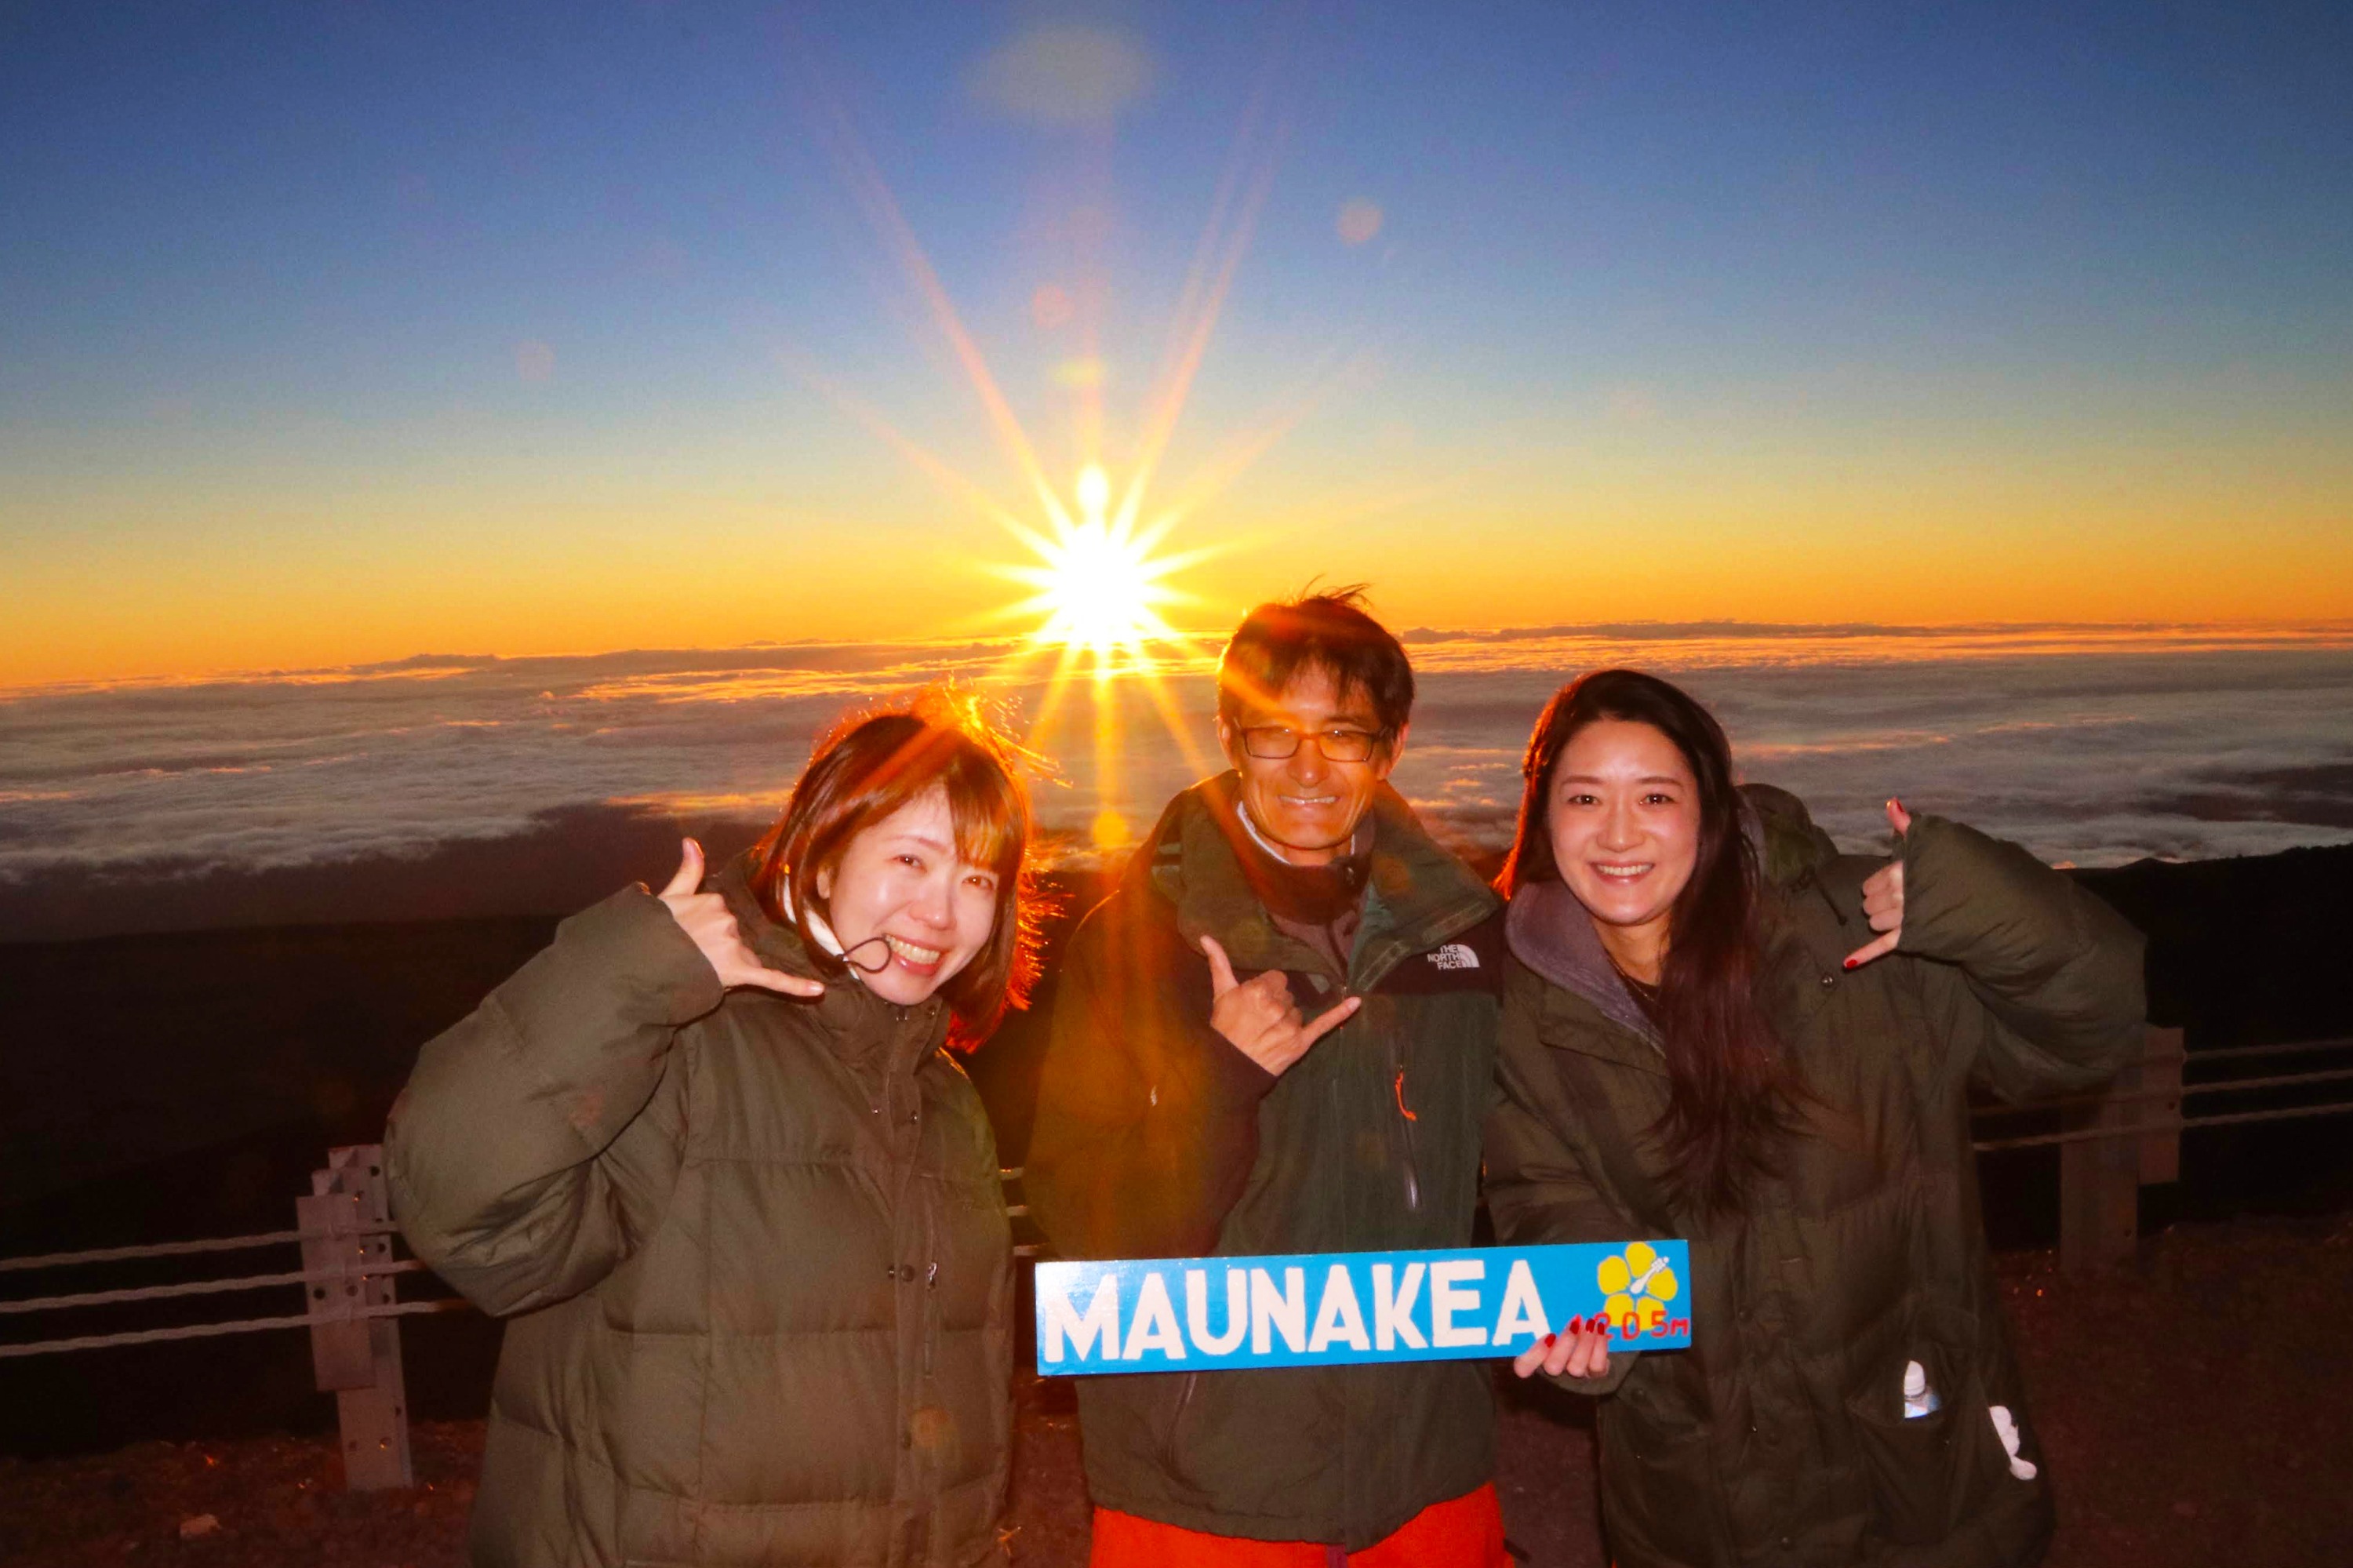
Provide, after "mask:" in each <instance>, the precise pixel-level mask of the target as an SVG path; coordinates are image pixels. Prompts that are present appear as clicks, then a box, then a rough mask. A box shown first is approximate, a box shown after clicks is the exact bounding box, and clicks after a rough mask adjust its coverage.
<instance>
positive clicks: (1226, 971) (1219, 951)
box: [1201, 937, 1235, 999]
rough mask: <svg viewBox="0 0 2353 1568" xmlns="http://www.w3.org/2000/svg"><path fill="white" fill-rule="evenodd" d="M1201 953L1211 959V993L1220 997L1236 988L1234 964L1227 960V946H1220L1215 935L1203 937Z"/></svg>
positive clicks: (1212, 995) (1212, 996)
mask: <svg viewBox="0 0 2353 1568" xmlns="http://www.w3.org/2000/svg"><path fill="white" fill-rule="evenodd" d="M1201 954H1202V956H1203V957H1204V958H1206V959H1208V960H1209V995H1210V996H1211V998H1213V999H1214V998H1217V997H1220V996H1223V995H1225V994H1226V992H1228V991H1231V990H1233V989H1234V985H1235V980H1234V966H1233V965H1231V964H1229V963H1228V962H1227V961H1226V950H1225V948H1221V947H1219V946H1218V939H1217V938H1215V937H1204V938H1201Z"/></svg>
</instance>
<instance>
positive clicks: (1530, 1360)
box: [1512, 1334, 1552, 1377]
mask: <svg viewBox="0 0 2353 1568" xmlns="http://www.w3.org/2000/svg"><path fill="white" fill-rule="evenodd" d="M1550 1349H1552V1336H1551V1335H1550V1334H1546V1335H1545V1336H1544V1337H1543V1338H1541V1339H1539V1340H1536V1342H1535V1344H1533V1345H1530V1346H1529V1347H1528V1348H1527V1349H1526V1350H1525V1351H1521V1352H1520V1353H1519V1354H1518V1355H1516V1356H1514V1357H1513V1358H1512V1370H1513V1371H1514V1372H1517V1373H1519V1374H1520V1376H1522V1377H1532V1376H1534V1375H1535V1370H1536V1368H1538V1367H1540V1366H1542V1365H1544V1359H1545V1352H1546V1351H1548V1350H1550Z"/></svg>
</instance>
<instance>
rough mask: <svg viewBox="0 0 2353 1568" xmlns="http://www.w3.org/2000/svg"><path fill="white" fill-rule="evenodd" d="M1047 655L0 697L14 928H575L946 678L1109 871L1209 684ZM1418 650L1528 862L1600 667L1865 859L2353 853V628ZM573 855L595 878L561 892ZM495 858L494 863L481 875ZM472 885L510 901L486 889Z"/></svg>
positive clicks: (1752, 634) (1670, 633)
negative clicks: (373, 924) (430, 922)
mask: <svg viewBox="0 0 2353 1568" xmlns="http://www.w3.org/2000/svg"><path fill="white" fill-rule="evenodd" d="M1413 652H1414V655H1415V659H1416V662H1417V666H1418V668H1419V672H1420V683H1421V697H1420V701H1419V705H1418V707H1417V710H1416V714H1415V720H1414V725H1413V732H1412V737H1411V745H1410V747H1409V751H1408V754H1407V756H1406V758H1405V759H1404V761H1403V762H1402V763H1401V765H1400V766H1399V768H1398V775H1397V782H1398V786H1399V787H1400V788H1401V789H1403V790H1404V791H1405V792H1406V793H1407V795H1408V796H1409V798H1410V799H1411V800H1414V801H1415V803H1416V804H1417V805H1418V806H1419V807H1420V808H1421V810H1423V811H1424V813H1425V814H1426V815H1427V816H1428V817H1429V818H1430V821H1432V822H1433V824H1434V825H1436V826H1437V827H1438V828H1440V830H1441V831H1443V832H1447V833H1450V834H1451V835H1453V836H1455V837H1456V838H1457V839H1459V840H1460V841H1461V842H1467V843H1477V844H1485V845H1495V844H1500V843H1501V842H1504V840H1505V839H1507V838H1508V836H1509V833H1510V827H1511V820H1512V814H1513V812H1514V810H1515V808H1516V805H1517V800H1518V791H1519V773H1518V768H1519V756H1520V751H1521V748H1522V747H1523V746H1524V745H1525V739H1526V734H1527V729H1528V726H1529V724H1530V722H1531V721H1532V720H1533V718H1534V716H1535V713H1536V710H1537V708H1538V707H1539V706H1540V705H1542V703H1543V701H1544V699H1545V697H1546V695H1548V694H1550V693H1551V691H1552V690H1553V689H1554V687H1555V686H1556V685H1557V684H1558V683H1559V682H1560V681H1561V680H1563V679H1564V678H1566V677H1567V675H1570V674H1573V673H1576V672H1577V671H1579V670H1583V669H1587V668H1591V667H1594V666H1596V665H1599V664H1604V663H1630V664H1635V665H1638V666H1641V667H1644V668H1649V669H1652V670H1655V671H1658V672H1659V673H1663V674H1666V675H1669V676H1670V677H1672V678H1674V679H1677V680H1680V681H1682V682H1683V683H1686V684H1687V685H1688V686H1690V687H1691V689H1692V690H1694V692H1695V693H1696V694H1699V695H1700V696H1702V697H1703V698H1704V699H1705V700H1706V701H1708V702H1709V703H1710V704H1712V705H1714V706H1715V710H1716V712H1717V713H1718V714H1719V715H1721V716H1722V717H1723V719H1724V721H1725V726H1726V727H1727V728H1728V729H1729V730H1730V732H1731V734H1732V736H1733V737H1734V740H1735V743H1736V747H1737V750H1738V752H1739V757H1740V761H1741V764H1742V767H1743V768H1744V770H1745V772H1746V775H1747V776H1748V777H1751V778H1755V779H1767V780H1770V781H1772V782H1774V783H1777V784H1780V785H1783V786H1785V787H1786V788H1788V789H1793V790H1796V791H1797V792H1798V793H1799V794H1800V795H1802V796H1803V797H1805V798H1806V799H1807V800H1809V801H1810V803H1811V804H1812V806H1813V808H1814V810H1815V812H1816V814H1817V816H1818V818H1819V819H1820V821H1822V822H1823V823H1824V825H1825V826H1827V827H1828V828H1829V829H1830V831H1831V832H1832V833H1833V834H1834V835H1835V836H1837V837H1838V838H1839V839H1840V840H1841V842H1846V843H1848V844H1850V845H1852V846H1856V847H1862V846H1867V845H1873V844H1876V843H1877V842H1880V841H1881V837H1882V834H1883V823H1882V821H1881V817H1880V810H1879V802H1880V801H1882V800H1884V799H1885V798H1886V797H1887V796H1888V795H1891V794H1900V795H1902V796H1903V797H1904V798H1905V800H1906V801H1907V803H1909V804H1911V805H1912V806H1913V807H1914V808H1915V809H1916V810H1934V811H1939V812H1943V813H1945V814H1947V815H1951V816H1956V817H1959V818H1962V819H1964V820H1967V821H1972V822H1975V823H1978V824H1979V825H1981V826H1983V827H1985V828H1987V829H1989V831H1991V832H1997V833H2000V834H2002V835H2004V836H2006V837H2010V838H2015V839H2018V840H2020V841H2021V842H2024V843H2026V844H2027V845H2029V846H2030V847H2031V849H2033V850H2034V851H2035V853H2038V854H2041V855H2042V856H2043V857H2044V858H2046V859H2049V860H2052V861H2062V862H2073V863H2081V864H2109V863H2120V862H2124V861H2129V860H2133V859H2137V858H2139V857H2141V856H2144V855H2158V856H2165V857H2170V858H2194V857H2203V856H2212V855H2223V854H2240V853H2266V852H2269V851H2273V850H2277V849H2283V848H2286V847H2289V846H2291V845H2295V844H2309V843H2331V842H2348V841H2353V724H2348V721H2347V719H2346V716H2345V715H2347V714H2348V713H2353V638H2345V637H2333V636H2324V637H2284V636H2283V637H2263V636H2247V637H2217V636H2214V635H2212V634H2210V633H2202V632H2166V631H2161V630H2149V631H2144V632H2139V633H2135V634H2131V635H2128V636H2126V635H2116V634H2112V633H2098V634H2087V633H2082V632H2076V631H2070V630H2064V629H2046V630H2039V631H2034V632H2026V633H2021V632H2018V631H2013V630H2004V631H1999V632H1995V631H1985V632H1970V633H1958V634H1945V635H1941V636H1936V637H1932V638H1922V637H1920V636H1918V635H1917V634H1912V633H1906V634H1903V635H1894V634H1889V633H1883V632H1881V631H1879V630H1875V629H1869V628H1862V629H1850V630H1846V631H1843V632H1841V633H1840V634H1838V635H1832V636H1825V635H1822V634H1821V633H1820V632H1818V631H1804V632H1799V631H1792V630H1789V629H1774V628H1761V629H1757V628H1752V629H1737V628H1736V629H1725V628H1706V629H1699V628H1663V629H1651V630H1650V632H1649V634H1647V635H1645V634H1643V629H1639V628H1637V629H1628V628H1612V629H1609V634H1608V635H1596V634H1594V633H1592V632H1579V631H1574V630H1560V629H1544V630H1534V631H1526V632H1518V633H1511V634H1504V635H1501V636H1493V637H1460V636H1447V637H1437V636H1432V635H1427V634H1426V635H1424V636H1423V637H1421V638H1419V639H1418V640H1417V641H1416V642H1415V644H1414V647H1413ZM1015 654H1018V649H1017V648H1015V647H1013V646H1012V645H1008V644H957V645H913V646H879V645H861V646H791V647H767V648H749V649H733V650H724V651H716V652H713V651H684V652H674V651H673V652H624V653H612V654H603V655H596V656H593V657H583V658H571V659H533V660H498V659H491V658H481V657H465V656H458V655H433V656H422V657H419V658H416V659H410V660H403V661H400V662H396V663H392V664H385V665H377V666H370V667H366V668H359V669H349V670H337V671H324V672H300V673H278V674H271V675H266V676H258V677H253V678H249V679H241V680H234V681H216V682H207V683H184V684H144V685H132V686H117V687H107V688H79V689H49V690H40V691H30V692H20V693H16V694H8V695H0V937H26V936H38V935H63V934H69V933H71V934H89V933H90V932H91V931H94V930H100V929H109V928H124V927H129V926H145V927H149V928H153V927H155V926H157V925H158V924H162V925H165V926H180V925H201V924H206V923H208V921H210V920H212V919H215V918H218V919H228V920H239V919H248V918H259V917H286V914H287V909H288V908H289V907H294V908H299V910H300V911H301V912H302V914H301V917H303V918H364V917H369V916H371V915H372V914H374V915H399V914H405V913H416V912H421V911H423V910H425V909H427V908H429V909H430V911H431V912H434V913H448V914H459V913H469V912H476V911H480V912H491V911H492V910H497V911H501V912H512V911H518V910H525V909H553V908H560V907H564V906H566V905H567V904H571V903H576V902H579V901H580V898H581V895H582V891H583V890H582V887H581V885H580V883H581V879H582V876H583V875H585V874H590V873H592V872H593V874H594V875H595V876H598V877H606V878H612V879H619V880H626V878H627V876H628V875H648V876H651V875H657V874H662V873H666V871H667V869H668V866H667V864H650V865H647V866H643V867H641V868H639V869H638V870H637V871H634V872H627V873H624V872H623V871H621V869H620V867H619V866H618V865H617V863H616V862H617V858H618V857H619V852H620V850H621V848H622V846H624V845H626V846H627V847H628V858H629V859H630V860H632V861H634V859H636V858H644V857H648V856H653V857H656V858H659V856H660V855H662V854H665V853H667V851H666V850H664V849H663V848H662V847H661V846H662V845H664V844H665V843H666V842H668V835H669V833H670V825H671V824H674V823H680V822H683V823H686V824H689V825H693V826H696V827H697V828H698V831H702V832H715V833H717V834H718V836H720V837H722V838H726V839H730V840H740V839H742V838H744V837H748V836H749V834H750V833H751V832H754V831H755V830H756V827H757V825H758V824H759V823H760V822H761V821H764V820H765V819H767V818H769V817H772V816H773V815H774V813H775V811H776V809H777V807H778V805H779V804H780V802H781V801H782V800H783V798H784V794H785V792H786V789H789V787H790V785H791V781H792V779H793V778H794V776H795V774H796V773H797V771H798V769H799V768H800V767H801V765H802V764H803V762H804V761H805V760H806V759H807V755H808V751H809V748H810V746H811V744H812V743H813V741H814V739H815V737H816V736H818V734H819V733H821V732H822V730H823V729H824V728H825V727H826V726H828V725H829V724H830V723H831V722H832V721H833V720H834V719H835V718H836V717H837V716H838V715H839V714H840V713H841V712H842V711H843V710H844V709H845V708H848V707H850V706H853V705H859V704H860V703H864V702H868V701H871V700H874V699H876V698H880V697H885V696H888V695H890V694H893V693H898V692H903V691H905V690H908V689H910V688H912V687H913V686H915V685H918V684H920V683H923V682H925V681H929V680H934V679H938V678H941V677H943V676H947V675H957V676H963V677H965V678H971V679H980V680H987V681H991V682H993V683H994V685H995V687H996V689H997V690H999V691H1001V692H1002V693H1003V694H1005V696H1006V697H1007V698H1008V700H1009V701H1010V702H1012V703H1013V704H1014V705H1016V706H1017V708H1018V711H1020V712H1022V713H1024V714H1025V715H1029V717H1030V718H1031V719H1033V720H1034V719H1036V718H1037V717H1038V716H1039V715H1041V714H1045V715H1047V716H1046V718H1045V721H1044V722H1043V723H1040V724H1039V726H1038V730H1037V733H1036V735H1035V736H1033V741H1034V744H1036V745H1038V746H1039V748H1040V749H1041V750H1043V751H1045V752H1046V753H1048V754H1049V755H1050V757H1051V758H1053V759H1054V762H1055V764H1056V768H1055V774H1054V776H1053V777H1052V778H1051V779H1048V780H1046V781H1043V782H1042V783H1041V784H1040V787H1039V816H1040V820H1041V821H1042V822H1043V823H1044V824H1045V826H1046V827H1047V828H1048V830H1050V833H1051V834H1052V844H1053V848H1054V853H1057V854H1058V855H1060V856H1062V857H1064V858H1081V859H1083V858H1088V857H1089V856H1091V855H1092V856H1097V857H1099V856H1100V855H1102V854H1103V853H1116V840H1117V837H1118V835H1117V833H1116V832H1113V833H1112V834H1111V838H1112V841H1113V843H1112V847H1111V848H1110V849H1103V848H1098V847H1097V846H1096V844H1095V842H1094V841H1095V836H1096V835H1097V834H1098V833H1099V832H1103V831H1104V830H1103V820H1104V814H1105V813H1106V812H1109V813H1112V814H1113V816H1114V817H1115V819H1116V821H1117V822H1118V823H1120V824H1124V828H1125V831H1126V832H1127V833H1128V834H1129V835H1130V836H1132V835H1134V834H1135V833H1139V832H1142V831H1144V829H1145V827H1147V826H1148V825H1149V823H1150V821H1151V820H1152V818H1153V816H1154V815H1155V813H1156V812H1157V810H1158V809H1159V806H1160V805H1161V803H1162V802H1163V801H1164V800H1166V798H1167V796H1168V795H1169V794H1170V793H1172V792H1173V791H1175V790H1176V789H1179V788H1181V787H1182V786H1183V785H1184V784H1185V783H1186V782H1187V781H1189V780H1190V779H1192V778H1194V777H1196V776H1197V774H1198V770H1200V769H1201V768H1206V767H1208V766H1212V765H1214V757H1213V755H1212V754H1211V753H1212V741H1211V736H1210V726H1211V709H1212V694H1211V688H1210V684H1209V676H1208V666H1207V664H1206V662H1202V661H1200V660H1198V659H1196V660H1190V661H1187V662H1180V663H1176V664H1171V665H1169V666H1166V668H1165V670H1164V672H1163V674H1164V679H1163V681H1162V688H1163V691H1164V693H1165V697H1166V702H1165V707H1164V706H1163V705H1155V704H1154V703H1153V702H1151V701H1149V700H1147V694H1146V693H1145V690H1144V689H1143V688H1142V686H1141V685H1140V684H1139V683H1135V682H1134V681H1122V682H1119V683H1114V684H1113V686H1112V687H1111V688H1110V691H1109V694H1108V699H1107V700H1108V701H1109V702H1110V704H1111V705H1112V706H1113V723H1114V731H1113V736H1112V738H1111V740H1110V742H1109V743H1108V744H1106V745H1102V746H1098V745H1097V744H1096V739H1095V729H1096V717H1095V715H1096V711H1097V710H1096V707H1095V703H1096V698H1095V696H1094V694H1093V692H1092V688H1091V687H1090V686H1089V685H1088V684H1086V683H1077V684H1075V685H1073V686H1072V687H1071V689H1070V690H1069V691H1068V692H1066V693H1065V694H1064V695H1063V696H1062V697H1061V698H1060V701H1059V703H1054V704H1050V703H1049V702H1048V700H1047V690H1046V686H1045V683H1044V682H1043V679H1042V675H1043V673H1044V670H1043V665H1042V662H1039V661H1037V660H1029V661H1024V662H1008V659H1009V656H1012V655H1015ZM1049 710H1050V712H1049ZM1172 723H1173V725H1174V726H1175V731H1174V732H1172V729H1171V724H1172ZM1179 733H1181V735H1182V736H1183V742H1182V744H1180V742H1179V739H1178V738H1177V735H1178V734H1179ZM1188 752H1189V755H1188ZM566 842H577V843H578V845H579V853H578V856H577V859H576V863H571V864H570V865H569V874H559V873H558V872H557V871H556V870H554V869H552V868H556V867H564V866H566V865H567V859H566V856H565V843H566ZM469 845H471V846H476V847H477V848H478V849H479V850H480V851H481V852H482V853H480V854H479V855H475V856H474V857H473V858H471V859H468V858H467V856H466V855H464V854H460V853H459V851H460V850H462V849H463V848H464V846H469ZM492 846H504V847H502V848H499V849H497V850H496V853H491V852H492ZM524 846H530V847H529V853H524ZM453 854H455V855H458V858H457V859H455V860H453V859H452V858H451V857H452V856H453ZM463 865H474V866H477V867H478V868H481V869H480V870H479V873H478V874H480V875H481V876H483V877H485V878H490V879H492V880H494V881H495V884H496V885H487V884H486V885H482V886H480V887H477V888H468V887H467V886H465V885H463V884H464V880H465V874H464V873H463V872H462V871H461V866H463ZM493 867H494V868H495V869H494V870H493V869H490V868H493ZM534 868H535V869H534ZM256 878H259V879H264V880H268V879H273V878H274V879H276V880H275V882H273V883H271V885H278V886H288V887H291V886H296V885H300V886H301V887H302V888H305V889H307V890H308V891H306V892H305V893H304V894H303V895H302V898H301V900H299V901H298V903H297V905H295V906H283V905H281V904H279V903H271V902H270V901H269V900H265V901H263V903H264V906H266V907H259V908H257V907H256V906H252V903H251V900H250V899H243V900H240V899H239V898H238V897H237V896H233V892H234V890H235V889H236V888H237V887H240V886H249V885H259V884H256V883H254V880H253V879H256ZM598 885H604V884H601V883H600V884H598ZM338 886H343V887H345V888H347V890H348V897H347V899H339V898H338V896H337V895H336V891H335V890H336V888H337V887H338ZM428 886H430V887H432V888H434V889H436V891H434V892H432V893H431V894H430V895H427V893H426V892H425V891H424V890H425V889H427V887H428ZM396 888H397V889H406V891H405V892H400V893H398V894H397V895H395V893H394V892H392V891H388V890H391V889H396ZM206 890H209V891H206ZM101 894H103V895H105V896H100V895H101ZM387 899H388V900H389V903H386V902H385V900H387ZM142 908H143V909H145V910H146V912H147V913H146V914H145V916H141V915H140V914H139V913H138V911H140V910H141V909H142ZM273 912H274V913H273Z"/></svg>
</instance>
